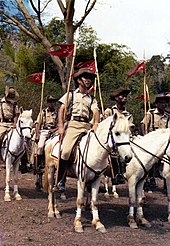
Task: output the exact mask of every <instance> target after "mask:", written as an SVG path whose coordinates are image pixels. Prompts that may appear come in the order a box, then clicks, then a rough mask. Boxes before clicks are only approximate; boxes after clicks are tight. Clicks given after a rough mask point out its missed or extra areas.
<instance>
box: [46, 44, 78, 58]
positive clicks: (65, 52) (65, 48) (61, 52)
mask: <svg viewBox="0 0 170 246" xmlns="http://www.w3.org/2000/svg"><path fill="white" fill-rule="evenodd" d="M54 47H60V49H57V50H54V49H53V50H51V51H49V52H48V53H49V54H50V55H52V56H59V57H62V58H66V57H72V56H73V53H74V44H53V45H52V46H51V47H50V49H51V48H54Z"/></svg>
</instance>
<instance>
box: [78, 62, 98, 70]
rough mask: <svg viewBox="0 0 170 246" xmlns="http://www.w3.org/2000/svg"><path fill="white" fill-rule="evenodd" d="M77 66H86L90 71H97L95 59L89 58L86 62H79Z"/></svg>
mask: <svg viewBox="0 0 170 246" xmlns="http://www.w3.org/2000/svg"><path fill="white" fill-rule="evenodd" d="M76 67H78V68H83V67H86V68H88V69H89V71H90V72H92V73H95V72H96V66H95V61H94V60H89V61H86V62H79V63H78V64H77V65H76Z"/></svg>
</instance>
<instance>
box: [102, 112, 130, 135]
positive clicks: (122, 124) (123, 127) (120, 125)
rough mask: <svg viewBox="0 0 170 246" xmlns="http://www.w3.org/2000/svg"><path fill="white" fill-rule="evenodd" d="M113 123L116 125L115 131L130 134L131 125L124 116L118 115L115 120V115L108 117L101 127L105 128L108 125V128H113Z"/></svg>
mask: <svg viewBox="0 0 170 246" xmlns="http://www.w3.org/2000/svg"><path fill="white" fill-rule="evenodd" d="M111 123H113V124H114V126H113V127H114V130H115V131H117V132H128V131H129V128H130V125H129V121H128V119H127V118H126V117H125V116H124V115H117V118H116V119H114V115H112V116H109V117H107V118H106V119H104V120H103V121H101V122H100V124H99V125H100V126H101V127H103V126H104V127H105V126H106V124H107V125H108V127H110V126H111Z"/></svg>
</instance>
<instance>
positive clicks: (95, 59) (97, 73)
mask: <svg viewBox="0 0 170 246" xmlns="http://www.w3.org/2000/svg"><path fill="white" fill-rule="evenodd" d="M94 61H95V67H96V75H97V81H98V88H99V98H100V104H101V110H102V115H103V118H104V106H103V99H102V94H101V88H100V78H99V72H98V67H97V55H96V48H94Z"/></svg>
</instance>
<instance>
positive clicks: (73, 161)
mask: <svg viewBox="0 0 170 246" xmlns="http://www.w3.org/2000/svg"><path fill="white" fill-rule="evenodd" d="M85 135H86V133H85V132H82V133H81V134H80V135H79V137H78V139H77V140H76V142H75V144H74V146H73V148H72V151H71V154H70V158H69V160H68V169H67V175H68V176H69V177H73V178H76V175H75V168H76V161H77V150H78V148H79V143H80V141H81V139H82V137H83V136H85Z"/></svg>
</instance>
